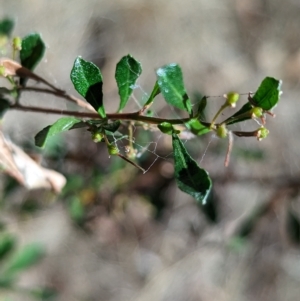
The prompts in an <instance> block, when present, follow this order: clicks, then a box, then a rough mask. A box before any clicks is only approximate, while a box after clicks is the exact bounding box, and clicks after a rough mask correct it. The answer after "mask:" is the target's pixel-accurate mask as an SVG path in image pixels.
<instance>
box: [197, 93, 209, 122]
mask: <svg viewBox="0 0 300 301" xmlns="http://www.w3.org/2000/svg"><path fill="white" fill-rule="evenodd" d="M206 105H207V97H206V96H203V97H202V98H201V100H200V102H199V105H198V109H197V116H199V117H200V118H202V117H203V115H204V114H203V112H204V110H205V108H206Z"/></svg>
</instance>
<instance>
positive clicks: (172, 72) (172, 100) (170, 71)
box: [156, 64, 192, 116]
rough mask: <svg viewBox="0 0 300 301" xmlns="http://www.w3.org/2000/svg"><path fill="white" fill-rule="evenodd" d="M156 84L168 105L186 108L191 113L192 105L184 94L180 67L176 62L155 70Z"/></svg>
mask: <svg viewBox="0 0 300 301" xmlns="http://www.w3.org/2000/svg"><path fill="white" fill-rule="evenodd" d="M156 74H157V84H158V86H159V88H160V91H161V93H162V95H163V96H164V98H165V100H166V102H167V103H169V104H170V105H172V106H174V107H176V108H178V109H181V110H186V111H187V112H188V113H189V115H190V116H191V115H192V105H191V101H190V99H189V97H188V96H187V94H186V91H185V88H184V83H183V77H182V72H181V68H180V67H179V66H178V65H177V64H170V65H166V66H163V67H161V68H159V69H158V70H157V71H156Z"/></svg>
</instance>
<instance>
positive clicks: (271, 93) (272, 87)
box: [251, 77, 282, 111]
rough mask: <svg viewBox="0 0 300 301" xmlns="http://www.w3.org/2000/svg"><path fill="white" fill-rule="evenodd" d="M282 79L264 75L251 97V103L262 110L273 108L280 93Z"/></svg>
mask: <svg viewBox="0 0 300 301" xmlns="http://www.w3.org/2000/svg"><path fill="white" fill-rule="evenodd" d="M281 84H282V81H281V80H277V79H275V78H273V77H266V78H265V79H264V80H263V81H262V83H261V84H260V86H259V88H258V90H257V91H256V93H255V94H254V96H253V97H252V101H251V102H252V103H253V104H254V105H255V106H256V107H259V108H262V109H263V110H266V111H269V110H271V109H272V108H274V107H275V106H276V105H277V103H278V101H279V96H280V94H281V91H280V88H281Z"/></svg>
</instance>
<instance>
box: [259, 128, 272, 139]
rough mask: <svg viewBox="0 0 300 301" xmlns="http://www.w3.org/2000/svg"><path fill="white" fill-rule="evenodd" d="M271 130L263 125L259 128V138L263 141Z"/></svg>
mask: <svg viewBox="0 0 300 301" xmlns="http://www.w3.org/2000/svg"><path fill="white" fill-rule="evenodd" d="M269 132H270V131H269V130H268V129H266V128H265V127H263V126H262V127H261V128H260V129H258V130H257V136H256V137H257V140H258V141H261V140H262V139H265V138H267V136H268V135H269Z"/></svg>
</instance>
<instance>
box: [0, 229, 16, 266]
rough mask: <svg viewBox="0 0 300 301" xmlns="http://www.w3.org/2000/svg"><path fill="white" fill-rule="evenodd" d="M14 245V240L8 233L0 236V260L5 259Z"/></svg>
mask: <svg viewBox="0 0 300 301" xmlns="http://www.w3.org/2000/svg"><path fill="white" fill-rule="evenodd" d="M15 245H16V238H15V237H14V236H13V235H11V234H8V233H3V234H1V236H0V260H2V259H3V258H5V256H6V255H7V254H9V253H10V252H11V251H12V250H13V249H14V247H15Z"/></svg>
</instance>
